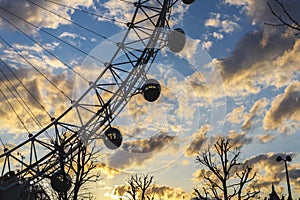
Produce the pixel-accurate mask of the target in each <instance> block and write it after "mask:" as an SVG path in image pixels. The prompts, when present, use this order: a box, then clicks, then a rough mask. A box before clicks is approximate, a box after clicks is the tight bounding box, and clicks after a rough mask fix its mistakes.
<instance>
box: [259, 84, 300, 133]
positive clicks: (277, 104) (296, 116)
mask: <svg viewBox="0 0 300 200" xmlns="http://www.w3.org/2000/svg"><path fill="white" fill-rule="evenodd" d="M285 120H295V121H300V82H299V81H294V82H293V83H291V84H290V85H289V86H288V87H287V88H286V89H285V91H284V93H283V94H280V95H278V96H277V97H276V98H275V99H274V100H273V102H272V104H271V108H270V109H269V110H268V112H267V113H266V116H265V118H264V128H265V129H266V130H274V129H277V128H279V127H280V126H281V125H282V124H283V123H284V122H285Z"/></svg>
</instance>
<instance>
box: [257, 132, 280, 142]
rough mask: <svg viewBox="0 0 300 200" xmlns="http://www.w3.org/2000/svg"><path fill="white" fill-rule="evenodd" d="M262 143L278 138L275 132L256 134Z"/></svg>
mask: <svg viewBox="0 0 300 200" xmlns="http://www.w3.org/2000/svg"><path fill="white" fill-rule="evenodd" d="M256 137H257V138H258V141H259V142H260V143H268V142H271V141H273V140H274V139H275V138H276V135H274V134H261V135H257V136H256Z"/></svg>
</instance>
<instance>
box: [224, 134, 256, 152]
mask: <svg viewBox="0 0 300 200" xmlns="http://www.w3.org/2000/svg"><path fill="white" fill-rule="evenodd" d="M227 137H228V139H229V142H230V143H231V145H232V146H233V147H234V148H237V149H241V148H242V147H243V146H244V145H246V144H250V143H252V142H253V138H252V137H249V136H248V135H247V134H246V133H245V132H242V133H238V132H237V131H235V130H231V131H229V133H228V135H227Z"/></svg>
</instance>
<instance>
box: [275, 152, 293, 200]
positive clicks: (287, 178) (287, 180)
mask: <svg viewBox="0 0 300 200" xmlns="http://www.w3.org/2000/svg"><path fill="white" fill-rule="evenodd" d="M282 160H283V161H284V166H285V174H286V182H287V186H288V192H289V196H288V200H292V193H291V185H290V178H289V172H288V167H287V162H291V161H292V158H291V156H286V157H285V159H284V158H282V157H281V156H278V157H277V158H276V161H277V162H280V161H282Z"/></svg>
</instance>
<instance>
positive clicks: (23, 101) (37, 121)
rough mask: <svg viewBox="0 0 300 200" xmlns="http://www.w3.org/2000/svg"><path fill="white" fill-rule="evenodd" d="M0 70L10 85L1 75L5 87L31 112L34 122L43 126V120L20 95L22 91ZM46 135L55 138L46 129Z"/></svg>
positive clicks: (40, 126)
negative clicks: (41, 120)
mask: <svg viewBox="0 0 300 200" xmlns="http://www.w3.org/2000/svg"><path fill="white" fill-rule="evenodd" d="M0 72H1V73H2V75H3V76H4V78H5V79H6V81H7V82H8V83H9V86H10V87H9V86H8V84H7V83H6V82H5V81H4V80H3V79H2V78H1V77H0V81H1V82H2V83H3V84H4V85H5V87H6V88H7V89H8V90H9V92H10V93H11V94H12V95H13V96H14V98H15V99H16V100H17V101H18V103H19V104H20V105H21V106H22V108H23V109H24V110H25V111H26V112H27V113H28V114H29V116H30V117H31V119H32V120H33V121H34V123H35V124H36V125H37V126H38V127H39V128H43V126H42V124H41V122H40V121H39V119H38V118H37V117H36V115H35V114H34V113H33V112H32V110H31V109H30V107H29V106H28V104H27V103H26V101H25V100H24V99H23V98H22V96H21V95H20V93H19V92H18V90H17V89H16V87H15V86H14V85H13V84H12V83H11V81H10V80H9V78H8V77H7V76H6V74H5V73H4V72H3V70H2V69H1V68H0ZM11 88H13V90H14V92H13V91H12V89H11ZM15 93H16V94H15ZM17 96H18V97H17ZM46 136H47V137H48V138H49V139H53V138H52V137H50V135H49V134H48V132H47V131H46Z"/></svg>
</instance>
